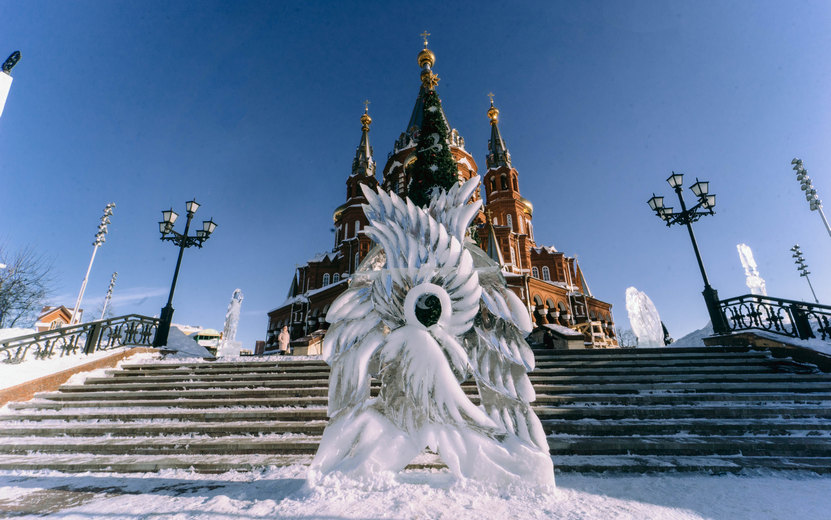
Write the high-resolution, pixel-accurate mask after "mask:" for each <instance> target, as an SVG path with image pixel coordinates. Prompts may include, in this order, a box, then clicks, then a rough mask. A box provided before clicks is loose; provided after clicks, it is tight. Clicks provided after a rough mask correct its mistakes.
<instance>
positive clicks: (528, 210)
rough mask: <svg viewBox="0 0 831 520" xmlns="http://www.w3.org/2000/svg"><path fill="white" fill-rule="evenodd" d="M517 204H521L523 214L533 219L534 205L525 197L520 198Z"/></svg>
mask: <svg viewBox="0 0 831 520" xmlns="http://www.w3.org/2000/svg"><path fill="white" fill-rule="evenodd" d="M519 202H520V203H522V209H524V210H525V213H528V216H529V217H533V216H534V205H533V204H531V201H529V200H528V199H526V198H525V197H520V198H519Z"/></svg>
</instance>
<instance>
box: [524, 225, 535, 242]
mask: <svg viewBox="0 0 831 520" xmlns="http://www.w3.org/2000/svg"><path fill="white" fill-rule="evenodd" d="M526 224H527V225H528V235H529V236H530V237H531V240H534V226H533V225H532V224H531V221H530V220H528V221H527V222H526Z"/></svg>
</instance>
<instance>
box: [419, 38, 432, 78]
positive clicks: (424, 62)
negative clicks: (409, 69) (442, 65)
mask: <svg viewBox="0 0 831 520" xmlns="http://www.w3.org/2000/svg"><path fill="white" fill-rule="evenodd" d="M428 36H430V33H428V32H427V31H424V32H423V33H421V37H422V38H424V49H422V50H421V52H419V53H418V66H419V67H421V68H424V67H425V66H426V67H427V68H428V69H429V68H430V67H432V66H433V64H434V63H436V55H435V54H433V51H431V50H430V49H428V48H427V37H428ZM422 80H423V78H422Z"/></svg>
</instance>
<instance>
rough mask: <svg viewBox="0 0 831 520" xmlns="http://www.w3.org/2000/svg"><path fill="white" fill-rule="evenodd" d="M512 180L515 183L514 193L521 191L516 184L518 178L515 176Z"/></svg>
mask: <svg viewBox="0 0 831 520" xmlns="http://www.w3.org/2000/svg"><path fill="white" fill-rule="evenodd" d="M512 179H513V181H514V191H519V186H517V183H516V176H513V177H512Z"/></svg>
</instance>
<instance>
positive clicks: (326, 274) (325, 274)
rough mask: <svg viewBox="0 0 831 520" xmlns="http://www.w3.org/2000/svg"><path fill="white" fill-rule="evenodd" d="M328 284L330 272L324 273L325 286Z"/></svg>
mask: <svg viewBox="0 0 831 520" xmlns="http://www.w3.org/2000/svg"><path fill="white" fill-rule="evenodd" d="M327 285H329V273H324V274H323V286H324V287H325V286H327Z"/></svg>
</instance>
